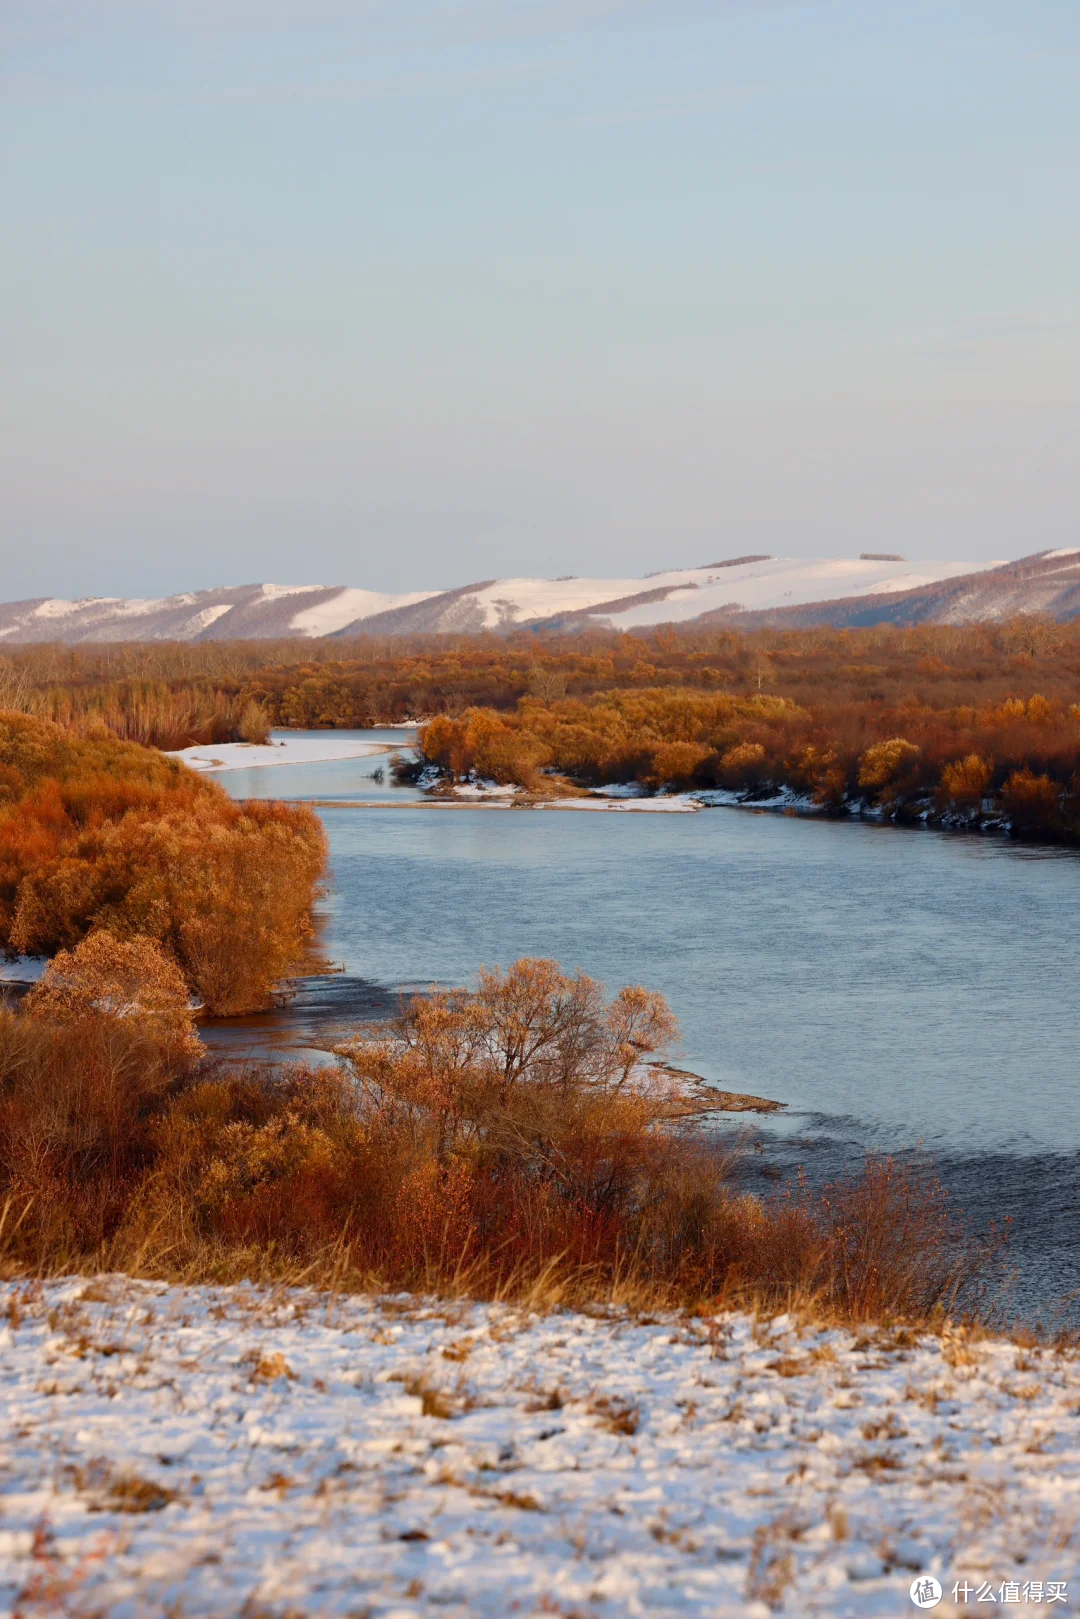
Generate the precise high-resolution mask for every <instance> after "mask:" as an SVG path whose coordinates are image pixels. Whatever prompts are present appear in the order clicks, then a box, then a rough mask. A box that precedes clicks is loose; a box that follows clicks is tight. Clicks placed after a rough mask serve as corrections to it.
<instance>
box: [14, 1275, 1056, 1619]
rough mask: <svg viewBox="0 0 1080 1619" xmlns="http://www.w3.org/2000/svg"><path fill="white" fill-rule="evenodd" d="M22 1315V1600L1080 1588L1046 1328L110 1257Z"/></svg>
mask: <svg viewBox="0 0 1080 1619" xmlns="http://www.w3.org/2000/svg"><path fill="white" fill-rule="evenodd" d="M4 1309H6V1312H7V1314H6V1322H7V1324H6V1325H5V1326H4V1327H3V1328H0V1345H2V1353H0V1377H2V1395H0V1463H2V1473H0V1508H2V1513H0V1581H2V1582H3V1583H2V1584H0V1611H4V1612H6V1613H9V1614H10V1613H11V1612H12V1611H13V1610H14V1611H16V1612H17V1613H18V1615H19V1616H20V1619H30V1616H31V1615H33V1616H38V1615H45V1614H48V1615H54V1614H64V1613H68V1614H80V1615H90V1614H93V1615H97V1616H110V1619H121V1616H124V1619H155V1616H161V1619H166V1616H173V1619H177V1616H181V1615H182V1616H183V1619H195V1616H199V1615H205V1616H211V1615H212V1616H214V1619H226V1616H232V1615H236V1616H237V1619H240V1616H246V1619H255V1616H258V1619H269V1616H271V1615H280V1616H285V1615H290V1616H292V1619H296V1616H300V1615H315V1614H340V1615H347V1614H348V1615H361V1614H364V1615H369V1616H372V1619H375V1616H379V1619H391V1616H393V1619H407V1616H418V1615H421V1614H442V1615H449V1616H464V1615H491V1616H498V1619H503V1616H505V1615H508V1614H520V1615H523V1616H526V1615H534V1614H563V1615H566V1616H570V1615H580V1616H587V1615H588V1616H593V1615H595V1616H597V1619H599V1616H609V1615H610V1616H615V1615H628V1616H629V1615H646V1614H647V1615H655V1614H665V1613H670V1614H672V1615H675V1614H679V1615H701V1616H706V1615H708V1616H709V1619H729V1616H730V1619H734V1616H736V1615H738V1616H739V1619H746V1616H749V1619H767V1615H768V1614H769V1613H770V1611H776V1610H778V1609H780V1608H781V1606H782V1608H783V1611H784V1612H786V1613H790V1614H796V1615H828V1616H830V1619H844V1616H846V1615H900V1614H903V1613H907V1612H914V1611H916V1610H915V1609H914V1608H912V1606H911V1604H910V1602H909V1598H908V1590H909V1586H910V1584H911V1581H912V1580H913V1578H914V1577H915V1575H916V1573H917V1572H919V1571H926V1572H928V1573H931V1574H934V1575H936V1576H937V1578H938V1579H939V1580H940V1581H941V1583H942V1585H944V1586H945V1587H946V1591H947V1595H946V1598H945V1600H944V1601H943V1602H942V1604H941V1606H940V1608H939V1609H938V1612H939V1613H943V1614H946V1613H958V1612H961V1611H967V1610H968V1609H970V1610H971V1611H975V1612H980V1613H986V1612H987V1611H989V1610H988V1608H987V1607H986V1606H980V1605H978V1604H977V1602H976V1597H975V1593H976V1592H977V1591H978V1590H980V1589H983V1588H985V1589H988V1590H992V1592H993V1593H994V1597H995V1601H996V1603H1000V1602H1001V1600H1002V1599H1001V1595H1000V1592H1001V1590H1002V1586H1003V1582H1007V1581H1014V1582H1016V1589H1017V1592H1018V1593H1020V1592H1021V1591H1022V1590H1023V1589H1024V1582H1037V1584H1038V1583H1039V1582H1041V1593H1040V1594H1041V1596H1042V1606H1043V1611H1046V1609H1047V1607H1051V1606H1054V1605H1052V1604H1050V1603H1049V1602H1048V1598H1047V1595H1046V1593H1047V1591H1048V1590H1049V1589H1050V1583H1049V1582H1051V1581H1053V1582H1056V1583H1057V1584H1058V1586H1059V1587H1060V1583H1061V1582H1069V1581H1071V1582H1072V1585H1071V1590H1070V1591H1069V1596H1070V1599H1071V1600H1070V1603H1069V1604H1067V1605H1066V1606H1065V1607H1054V1611H1058V1612H1065V1611H1068V1607H1069V1606H1071V1605H1072V1604H1074V1603H1075V1602H1076V1599H1077V1597H1078V1596H1080V1590H1078V1589H1077V1583H1076V1581H1077V1575H1078V1551H1077V1537H1076V1529H1075V1524H1076V1519H1077V1507H1078V1503H1080V1439H1078V1434H1077V1409H1078V1402H1080V1364H1078V1362H1077V1360H1076V1358H1074V1357H1070V1356H1067V1355H1062V1354H1058V1353H1056V1352H1051V1351H1043V1352H1035V1351H1030V1350H1021V1349H1018V1348H1017V1347H1016V1346H1015V1345H1013V1344H1010V1343H1006V1342H1004V1341H995V1342H985V1343H974V1344H972V1343H966V1342H964V1341H963V1340H960V1339H956V1338H953V1339H945V1340H944V1341H942V1340H938V1339H934V1338H926V1339H923V1340H919V1341H918V1342H916V1341H913V1340H911V1339H910V1338H908V1337H906V1336H905V1335H904V1334H902V1333H889V1332H884V1331H881V1332H871V1333H867V1334H865V1335H863V1336H861V1337H855V1336H853V1335H852V1334H849V1333H841V1332H829V1331H823V1330H806V1331H804V1332H802V1333H801V1334H800V1333H799V1332H798V1331H796V1330H795V1329H794V1327H793V1326H792V1324H791V1323H790V1322H789V1321H788V1320H787V1319H786V1318H781V1319H780V1320H778V1321H775V1322H773V1323H771V1324H767V1323H757V1324H755V1323H754V1322H753V1321H752V1320H750V1319H749V1318H747V1317H745V1316H732V1317H721V1318H719V1319H717V1320H715V1321H709V1320H681V1319H674V1318H664V1319H660V1320H652V1321H647V1320H646V1321H631V1320H628V1319H624V1318H618V1317H612V1316H608V1317H604V1316H589V1315H570V1314H552V1315H546V1316H532V1317H530V1316H526V1315H523V1314H520V1313H518V1312H516V1311H514V1310H511V1309H508V1308H500V1307H478V1306H459V1305H453V1304H451V1305H446V1304H437V1303H431V1302H428V1303H423V1302H418V1301H416V1300H414V1299H408V1298H400V1299H388V1300H382V1301H375V1300H365V1299H336V1298H326V1297H325V1296H320V1295H315V1294H308V1293H299V1292H294V1293H281V1294H279V1295H277V1296H274V1295H271V1294H269V1293H266V1292H259V1291H257V1290H254V1289H240V1290H230V1289H201V1288H182V1287H165V1286H153V1285H147V1284H133V1283H130V1282H126V1281H123V1280H118V1279H114V1280H105V1281H100V1282H96V1283H91V1284H89V1285H87V1284H85V1283H84V1282H82V1281H79V1280H73V1281H67V1282H61V1283H50V1284H47V1285H44V1286H40V1285H39V1286H34V1287H29V1288H27V1287H19V1288H16V1287H13V1286H10V1285H9V1286H5V1287H3V1288H0V1311H2V1310H4ZM0 1319H4V1317H3V1316H2V1315H0ZM958 1581H962V1582H965V1583H966V1584H967V1585H969V1586H970V1591H971V1595H970V1597H969V1599H968V1601H967V1602H963V1601H961V1602H960V1603H959V1604H957V1603H954V1601H953V1598H952V1595H951V1592H952V1588H953V1585H954V1584H955V1583H956V1582H958ZM1004 1589H1005V1590H1006V1592H1008V1591H1009V1587H1008V1586H1007V1585H1006V1586H1005V1587H1004ZM1035 1589H1036V1586H1035V1585H1031V1584H1030V1583H1029V1584H1028V1593H1029V1602H1030V1601H1033V1593H1034V1591H1035ZM961 1592H963V1586H961ZM988 1600H989V1599H987V1598H985V1597H984V1598H983V1599H982V1601H983V1602H984V1603H985V1602H987V1601H988ZM1017 1600H1018V1601H1021V1599H1020V1597H1019V1594H1018V1598H1017ZM1021 1605H1023V1604H1022V1603H1021Z"/></svg>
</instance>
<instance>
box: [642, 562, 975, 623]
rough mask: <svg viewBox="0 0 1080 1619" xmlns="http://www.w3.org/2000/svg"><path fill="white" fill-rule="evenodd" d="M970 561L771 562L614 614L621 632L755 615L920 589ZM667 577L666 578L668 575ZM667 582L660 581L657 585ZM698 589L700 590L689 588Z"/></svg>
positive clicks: (697, 576) (701, 579)
mask: <svg viewBox="0 0 1080 1619" xmlns="http://www.w3.org/2000/svg"><path fill="white" fill-rule="evenodd" d="M971 571H972V568H971V563H970V562H929V563H927V562H922V563H906V562H870V561H862V560H852V559H836V558H813V559H807V560H802V559H797V558H792V557H770V558H768V559H767V560H762V561H760V562H750V563H743V564H741V565H740V566H737V567H733V568H724V569H723V570H719V569H717V570H715V571H711V572H710V571H705V570H702V571H701V572H697V571H695V572H694V573H693V574H689V575H683V576H682V578H683V581H684V583H685V585H686V586H687V587H688V588H686V589H685V590H677V591H676V592H675V593H674V594H673V595H671V596H670V597H668V599H667V600H666V601H665V602H664V603H663V604H662V606H661V605H660V604H655V605H654V604H649V605H646V606H642V607H633V608H630V609H628V610H627V611H625V612H621V613H616V614H612V615H611V621H612V623H613V624H615V625H616V626H617V627H618V628H620V629H630V628H632V627H634V626H636V625H640V624H655V623H657V622H659V621H661V620H662V621H663V622H665V623H675V622H679V621H683V620H686V619H690V618H698V617H700V616H701V614H702V613H709V612H715V611H716V609H717V608H721V607H728V606H731V605H733V604H735V605H737V606H738V607H739V608H742V609H747V610H750V611H753V610H755V609H761V608H778V607H794V606H799V605H801V604H803V603H804V602H818V601H835V600H839V599H840V598H842V597H846V596H865V595H874V594H879V593H885V592H887V591H894V590H916V589H919V588H920V587H921V586H923V585H930V584H936V583H938V582H940V581H941V580H944V579H954V578H958V577H960V576H962V575H965V574H969V573H971ZM665 577H667V576H665ZM661 582H663V581H661V580H657V581H656V583H657V584H659V583H661ZM691 586H694V587H696V588H689V587H691Z"/></svg>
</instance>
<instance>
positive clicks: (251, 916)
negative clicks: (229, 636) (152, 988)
mask: <svg viewBox="0 0 1080 1619" xmlns="http://www.w3.org/2000/svg"><path fill="white" fill-rule="evenodd" d="M324 861H325V842H324V835H323V832H322V828H321V825H320V823H319V821H318V820H317V818H316V817H315V816H314V815H313V814H312V813H311V811H309V810H307V809H305V808H303V807H300V806H287V805H283V804H273V803H256V804H248V805H240V804H237V803H235V802H234V801H233V800H231V799H230V798H229V797H228V795H227V794H226V793H224V792H223V791H222V789H221V788H219V787H217V786H216V785H215V784H213V783H210V782H207V781H204V780H201V779H200V778H199V777H198V776H196V775H194V774H193V773H192V772H190V771H189V770H187V769H186V768H185V767H184V766H182V765H180V764H178V763H176V762H175V761H173V760H169V759H166V758H164V757H163V756H162V755H161V754H158V753H154V752H152V751H149V750H147V749H144V748H140V747H137V746H135V745H132V744H124V743H117V742H115V741H113V740H112V739H109V738H100V739H86V738H82V739H80V738H76V737H73V736H72V735H70V734H68V733H65V732H63V731H62V730H61V729H60V728H59V727H57V726H55V725H52V724H50V723H48V722H45V721H41V720H36V719H32V718H30V717H28V716H25V715H11V714H7V715H0V948H4V949H7V950H8V951H10V952H14V951H21V952H25V953H27V954H39V955H52V954H54V953H55V952H56V951H57V950H62V949H70V948H71V947H73V946H75V945H77V944H78V943H79V942H80V940H82V939H83V938H84V937H85V936H86V935H87V934H88V933H90V932H91V931H93V930H104V931H106V932H109V933H112V934H115V935H116V936H117V937H118V938H121V939H132V938H134V937H135V936H137V935H139V936H143V937H145V938H148V939H153V940H155V941H156V942H157V943H158V944H159V945H160V946H161V947H162V948H163V949H164V950H166V951H167V952H168V953H169V954H171V956H172V957H173V958H174V959H175V961H176V962H177V964H178V966H179V968H180V970H181V971H182V972H183V974H184V978H185V980H186V982H187V984H188V985H189V987H190V988H191V989H192V990H193V991H195V992H196V993H197V994H198V995H199V996H200V997H201V998H202V999H203V1001H205V1003H206V1005H207V1006H208V1007H209V1008H210V1009H211V1010H212V1011H215V1012H221V1013H230V1012H239V1011H245V1010H250V1009H252V1008H255V1007H258V1006H264V1005H267V1004H269V1002H270V1000H271V998H272V995H273V989H274V985H275V984H276V982H277V981H278V980H279V979H280V978H281V977H282V975H283V974H285V973H287V972H288V971H290V970H291V969H293V968H295V967H296V966H297V965H298V964H299V963H300V962H301V961H302V959H303V956H304V952H305V950H306V948H307V946H308V942H309V940H310V937H311V933H312V924H311V907H312V903H313V899H314V896H315V893H316V890H317V885H318V882H319V880H320V876H321V872H322V869H323V865H324Z"/></svg>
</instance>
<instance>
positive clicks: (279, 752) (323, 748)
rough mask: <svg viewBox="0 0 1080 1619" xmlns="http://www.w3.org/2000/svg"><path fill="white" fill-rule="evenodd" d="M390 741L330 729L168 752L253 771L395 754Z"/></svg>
mask: <svg viewBox="0 0 1080 1619" xmlns="http://www.w3.org/2000/svg"><path fill="white" fill-rule="evenodd" d="M392 752H393V747H392V746H391V745H390V744H389V743H387V742H357V741H356V740H355V738H337V739H335V737H334V733H333V732H332V731H328V732H327V734H326V739H325V741H324V740H323V739H322V738H321V737H287V738H285V740H284V741H281V742H266V743H261V742H215V743H214V744H213V745H212V746H207V747H205V748H204V747H199V746H197V745H196V746H193V747H190V748H180V749H178V750H177V751H176V752H175V753H170V754H168V755H167V757H168V758H170V759H180V760H182V761H183V763H184V764H186V765H189V766H190V767H191V769H192V770H251V769H252V768H253V767H254V766H256V765H260V766H262V765H313V764H325V763H326V762H327V760H330V759H366V758H367V757H368V755H369V754H372V753H392Z"/></svg>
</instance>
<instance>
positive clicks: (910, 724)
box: [420, 688, 1080, 838]
mask: <svg viewBox="0 0 1080 1619" xmlns="http://www.w3.org/2000/svg"><path fill="white" fill-rule="evenodd" d="M420 744H421V748H422V751H423V753H424V755H425V757H426V758H427V759H428V760H429V761H431V762H432V763H434V764H436V765H438V766H439V767H440V768H441V769H442V770H443V771H444V773H445V774H446V775H447V776H448V777H450V778H455V777H459V776H463V775H467V774H469V773H470V772H476V773H477V774H478V775H481V776H485V777H489V778H492V779H494V780H495V781H499V782H507V783H509V782H514V783H517V784H518V785H520V786H522V787H525V788H528V789H533V790H535V789H537V788H539V787H540V786H542V776H541V772H543V771H548V772H550V771H556V772H559V773H561V774H563V775H565V776H568V777H570V778H571V779H572V780H574V781H577V782H584V783H588V784H603V783H611V782H635V781H636V782H639V783H641V784H643V785H644V786H646V787H650V788H656V787H660V786H665V785H666V786H671V787H677V788H710V787H727V788H732V789H744V790H753V789H760V788H762V787H764V786H767V785H771V786H774V787H788V788H792V789H794V790H795V791H796V792H799V793H802V794H805V795H807V796H808V797H811V798H813V800H814V801H815V802H817V803H818V804H821V805H824V806H827V807H833V808H839V807H841V806H843V805H846V804H849V803H851V802H852V801H861V802H870V803H872V804H874V805H875V806H877V807H878V808H879V809H882V810H884V811H885V812H887V813H889V814H891V815H894V816H896V817H898V818H903V816H904V815H905V813H906V814H909V815H910V814H914V813H916V812H920V811H921V810H923V809H924V808H925V807H926V806H927V805H928V804H929V805H931V806H932V807H934V808H935V809H936V810H937V811H938V812H941V813H945V812H950V813H951V814H952V816H953V817H954V818H959V819H964V818H975V817H977V816H978V815H980V814H981V813H983V810H984V808H990V807H999V808H1000V809H1001V810H1002V811H1003V813H1004V814H1006V815H1007V816H1008V817H1009V818H1010V820H1011V823H1012V825H1013V827H1014V828H1015V830H1017V831H1018V832H1025V833H1032V834H1039V835H1050V836H1057V837H1069V838H1076V837H1078V836H1080V706H1078V705H1076V704H1075V703H1073V704H1066V703H1064V702H1061V701H1058V700H1054V701H1051V700H1049V699H1048V698H1046V697H1043V696H1042V695H1041V694H1040V693H1035V694H1034V695H1033V696H1031V697H1030V698H1028V700H1027V701H1026V702H1024V701H1022V700H1021V699H1019V698H1007V699H1006V700H1005V701H1004V702H1000V703H996V702H995V703H985V704H983V705H982V706H980V707H974V706H971V705H966V706H963V707H960V708H956V709H951V710H947V711H942V710H938V709H932V708H926V707H923V706H922V705H921V704H920V703H918V702H917V701H916V702H912V703H909V704H906V705H901V706H899V707H897V708H889V707H886V706H884V705H882V704H863V705H858V704H849V705H846V706H844V707H839V706H836V705H834V706H833V707H832V708H831V709H830V710H829V711H828V712H827V713H825V714H823V713H822V712H821V711H820V710H819V709H816V708H813V707H806V706H804V705H802V704H800V703H796V702H794V701H793V700H792V699H791V698H788V697H777V696H771V695H766V694H761V695H754V696H751V697H737V696H733V695H731V694H729V693H716V694H706V693H704V692H696V691H689V690H679V689H677V690H671V689H666V688H651V689H646V690H642V691H609V692H602V693H597V694H596V695H594V696H592V697H590V698H588V699H580V698H564V699H562V700H561V701H557V702H542V701H541V700H539V699H537V698H532V697H525V698H522V699H521V701H520V702H519V703H518V705H517V707H516V709H514V710H513V711H511V712H504V713H499V712H496V711H495V710H494V709H487V708H478V709H468V710H466V712H465V713H464V714H462V715H461V716H460V717H458V718H452V717H450V716H449V715H438V716H436V718H435V719H433V720H431V721H430V722H429V723H428V724H427V725H426V726H425V727H424V728H423V730H422V732H421V737H420ZM988 797H989V798H990V800H991V804H990V805H987V804H986V802H985V801H986V799H987V798H988Z"/></svg>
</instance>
